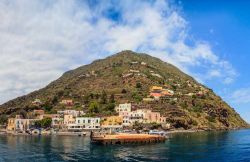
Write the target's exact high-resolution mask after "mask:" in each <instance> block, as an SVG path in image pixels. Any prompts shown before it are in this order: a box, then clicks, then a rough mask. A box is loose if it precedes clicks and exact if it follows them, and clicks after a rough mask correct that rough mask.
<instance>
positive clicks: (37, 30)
mask: <svg viewBox="0 0 250 162" xmlns="http://www.w3.org/2000/svg"><path fill="white" fill-rule="evenodd" d="M249 6H250V2H247V1H244V0H241V1H240V0H239V1H226V0H220V1H215V0H209V1H200V0H148V1H146V0H137V1H134V0H120V1H116V0H105V1H98V0H71V1H67V0H33V1H30V0H12V1H9V0H2V1H0V20H1V21H0V61H1V63H0V83H1V86H0V103H4V102H6V101H8V100H10V99H13V98H15V97H18V96H20V95H24V94H27V93H29V92H32V91H34V90H37V89H39V88H42V87H44V86H46V85H47V84H48V83H50V82H51V81H53V80H55V79H57V78H58V77H60V76H61V75H62V74H63V73H64V72H66V71H68V70H71V69H74V68H76V67H78V66H81V65H85V64H89V63H91V62H92V61H93V60H95V59H100V58H105V57H107V56H109V55H112V54H115V53H117V52H119V51H122V50H133V51H136V52H143V53H148V54H150V55H152V56H155V57H158V58H160V59H162V60H164V61H166V62H169V63H172V64H173V65H175V66H177V67H178V68H180V69H181V70H182V71H184V72H186V73H187V74H189V75H191V76H193V77H194V78H195V79H196V80H198V81H199V82H201V83H203V84H204V85H206V86H208V87H210V88H212V89H213V90H214V92H215V93H217V94H218V95H220V96H221V97H222V98H223V99H224V100H225V101H226V102H228V103H229V104H230V105H231V106H232V107H233V108H234V109H235V110H236V111H237V112H239V113H240V115H241V116H242V117H243V118H244V119H245V120H247V121H248V122H250V109H249V107H248V106H249V105H250V95H248V94H249V93H250V81H249V77H248V76H250V66H248V60H250V54H249V52H250V46H249V43H250V21H249V18H250V11H249V10H248V7H249Z"/></svg>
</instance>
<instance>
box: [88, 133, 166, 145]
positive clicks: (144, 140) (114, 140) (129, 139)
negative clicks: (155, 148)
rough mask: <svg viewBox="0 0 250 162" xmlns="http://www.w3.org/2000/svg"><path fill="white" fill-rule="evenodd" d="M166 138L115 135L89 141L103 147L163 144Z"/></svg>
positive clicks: (145, 135)
mask: <svg viewBox="0 0 250 162" xmlns="http://www.w3.org/2000/svg"><path fill="white" fill-rule="evenodd" d="M165 140H166V138H165V137H164V136H159V135H149V134H117V135H97V136H95V135H93V136H92V137H91V141H92V142H94V143H98V144H103V145H114V144H149V143H158V142H164V141H165Z"/></svg>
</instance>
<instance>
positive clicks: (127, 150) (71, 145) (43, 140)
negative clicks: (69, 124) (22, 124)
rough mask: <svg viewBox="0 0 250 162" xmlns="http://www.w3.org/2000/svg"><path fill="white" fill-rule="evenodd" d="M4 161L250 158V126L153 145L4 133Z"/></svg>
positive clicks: (0, 149)
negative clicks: (114, 144)
mask: <svg viewBox="0 0 250 162" xmlns="http://www.w3.org/2000/svg"><path fill="white" fill-rule="evenodd" d="M0 161H11V162H12V161H21V162H26V161H28V162H29V161H31V162H33V161H39V162H40V161H41V162H44V161H94V162H98V161H202V162H203V161H209V162H211V161H218V162H219V161H224V162H226V161H250V130H239V131H228V132H199V133H185V134H176V135H173V136H172V138H171V139H169V140H168V141H166V142H165V143H160V144H150V145H119V146H98V145H92V144H91V143H90V140H89V138H88V137H70V136H57V137H31V136H17V137H16V136H0Z"/></svg>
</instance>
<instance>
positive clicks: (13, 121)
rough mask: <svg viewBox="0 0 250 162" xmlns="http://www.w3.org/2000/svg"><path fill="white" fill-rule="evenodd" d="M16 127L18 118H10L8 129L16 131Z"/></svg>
mask: <svg viewBox="0 0 250 162" xmlns="http://www.w3.org/2000/svg"><path fill="white" fill-rule="evenodd" d="M15 127H16V119H15V118H9V119H8V125H7V131H14V130H15V129H16V128H15Z"/></svg>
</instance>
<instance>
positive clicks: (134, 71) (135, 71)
mask: <svg viewBox="0 0 250 162" xmlns="http://www.w3.org/2000/svg"><path fill="white" fill-rule="evenodd" d="M129 71H130V72H131V73H139V72H140V71H139V70H133V69H130V70H129Z"/></svg>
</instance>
